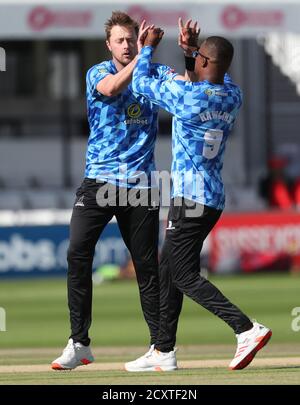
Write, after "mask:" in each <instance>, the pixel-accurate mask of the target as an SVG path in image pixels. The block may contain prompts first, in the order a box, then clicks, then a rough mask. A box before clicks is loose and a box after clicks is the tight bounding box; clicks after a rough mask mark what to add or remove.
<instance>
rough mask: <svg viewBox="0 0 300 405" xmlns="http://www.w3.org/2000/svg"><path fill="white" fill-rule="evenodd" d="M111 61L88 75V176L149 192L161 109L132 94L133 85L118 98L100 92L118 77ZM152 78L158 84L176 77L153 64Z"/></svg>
mask: <svg viewBox="0 0 300 405" xmlns="http://www.w3.org/2000/svg"><path fill="white" fill-rule="evenodd" d="M116 73H117V69H116V67H115V65H114V63H113V61H112V60H110V61H104V62H102V63H99V64H97V65H95V66H93V67H92V68H90V69H89V70H88V72H87V76H86V84H87V92H86V94H87V111H88V122H89V126H90V136H89V140H88V147H87V153H86V170H85V176H86V177H88V178H92V179H98V180H102V181H108V182H109V183H113V184H116V185H119V186H123V187H128V188H130V187H139V188H148V187H149V185H148V184H147V183H148V180H149V178H150V177H149V176H150V173H151V171H152V170H155V163H154V145H155V139H156V134H157V116H158V110H159V107H158V106H157V105H155V104H154V103H153V102H152V101H150V100H149V99H148V98H146V97H144V96H142V95H140V94H138V93H137V92H135V91H133V90H132V86H131V84H129V85H128V87H127V88H126V89H125V90H124V91H122V92H121V93H119V94H118V95H116V96H112V97H107V96H104V95H103V94H101V93H99V92H98V91H97V84H98V83H99V82H100V80H102V79H103V78H104V77H106V76H107V75H109V74H116ZM149 74H150V75H151V76H153V77H154V78H155V79H156V80H158V81H159V80H162V79H164V78H165V77H169V76H170V77H171V76H174V74H173V73H172V71H171V69H170V68H169V67H168V66H164V65H159V64H151V65H150V67H149Z"/></svg>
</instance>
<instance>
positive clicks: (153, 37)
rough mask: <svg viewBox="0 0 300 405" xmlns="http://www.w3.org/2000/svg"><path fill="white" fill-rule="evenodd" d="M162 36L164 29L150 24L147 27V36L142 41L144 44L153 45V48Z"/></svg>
mask: <svg viewBox="0 0 300 405" xmlns="http://www.w3.org/2000/svg"><path fill="white" fill-rule="evenodd" d="M163 36H164V31H163V30H162V29H161V28H158V27H154V26H151V27H150V28H149V29H148V32H147V36H146V38H145V41H144V46H147V45H149V46H153V48H156V47H157V45H158V44H159V43H160V41H161V39H162V37H163Z"/></svg>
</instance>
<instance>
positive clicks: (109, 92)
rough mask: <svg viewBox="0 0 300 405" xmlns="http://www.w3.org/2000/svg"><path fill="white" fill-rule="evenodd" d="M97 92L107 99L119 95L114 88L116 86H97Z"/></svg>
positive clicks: (100, 84)
mask: <svg viewBox="0 0 300 405" xmlns="http://www.w3.org/2000/svg"><path fill="white" fill-rule="evenodd" d="M97 91H98V92H99V93H101V94H103V96H106V97H113V96H115V95H116V94H117V91H116V89H115V88H114V86H112V85H110V84H106V85H103V84H102V83H99V84H98V86H97Z"/></svg>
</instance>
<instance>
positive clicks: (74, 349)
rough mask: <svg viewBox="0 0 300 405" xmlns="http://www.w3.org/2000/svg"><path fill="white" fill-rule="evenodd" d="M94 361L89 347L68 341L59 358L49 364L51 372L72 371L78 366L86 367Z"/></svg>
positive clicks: (71, 340)
mask: <svg viewBox="0 0 300 405" xmlns="http://www.w3.org/2000/svg"><path fill="white" fill-rule="evenodd" d="M93 361H94V357H93V355H92V352H91V349H90V346H84V345H83V344H81V343H79V342H76V343H74V342H73V339H69V341H68V344H67V346H66V347H65V348H64V350H63V353H62V355H61V356H60V357H58V358H57V359H56V360H54V361H53V362H52V364H51V368H52V369H53V370H72V369H73V368H76V367H78V366H82V365H87V364H90V363H92V362H93Z"/></svg>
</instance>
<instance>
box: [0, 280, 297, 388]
mask: <svg viewBox="0 0 300 405" xmlns="http://www.w3.org/2000/svg"><path fill="white" fill-rule="evenodd" d="M210 280H211V281H212V282H213V283H214V284H216V285H217V286H218V287H219V288H220V289H221V290H222V292H223V293H224V294H225V295H226V296H227V297H228V298H230V299H231V300H232V301H233V302H234V303H236V304H237V305H238V306H239V307H240V308H241V309H242V310H244V311H245V312H246V313H247V314H248V315H249V316H250V317H252V318H255V319H257V320H258V321H259V322H262V323H265V324H267V325H268V326H269V327H271V328H272V330H273V337H272V340H271V342H270V344H269V345H268V346H267V347H266V348H265V349H264V350H263V351H262V352H261V353H262V354H259V357H264V356H266V357H274V358H275V357H282V356H287V357H293V356H295V357H297V356H299V353H300V344H299V337H300V332H294V331H293V330H292V328H291V323H292V320H293V318H292V315H291V311H292V309H293V308H294V307H299V306H300V299H299V284H300V279H299V278H297V277H291V276H290V275H287V274H283V275H278V274H277V275H275V274H271V275H250V276H235V277H232V276H230V277H211V278H210ZM0 307H2V308H4V309H5V311H6V318H7V319H6V329H7V330H6V332H0V354H1V355H0V366H7V365H14V364H15V365H18V364H19V365H22V364H23V365H26V364H28V365H29V364H49V362H51V360H53V358H54V357H56V355H58V354H59V352H60V351H61V349H62V348H63V347H64V346H65V344H66V341H67V337H68V335H69V319H68V310H67V301H66V285H65V280H62V279H47V280H26V281H1V283H0ZM178 329H179V330H178V336H177V343H178V345H179V347H180V350H179V352H178V359H179V360H203V359H228V360H230V359H231V356H232V354H233V353H234V350H235V337H234V335H233V333H232V331H231V329H230V328H229V327H228V326H227V325H226V324H224V323H223V322H222V321H220V320H219V319H218V318H216V317H215V316H213V315H211V314H210V313H209V312H207V311H206V310H204V309H202V308H200V307H199V306H198V305H197V304H195V303H194V302H192V301H190V300H189V299H187V298H186V299H185V303H184V308H183V311H182V315H181V319H180V323H179V328H178ZM90 335H91V338H92V345H93V347H94V348H95V350H96V358H97V362H123V361H127V360H130V359H132V358H134V357H135V356H136V355H138V354H142V353H143V351H144V350H145V348H146V346H147V343H148V332H147V327H146V324H145V321H144V319H143V316H142V313H141V309H140V305H139V297H138V290H137V285H136V282H135V281H126V282H124V281H123V282H112V283H107V284H105V283H104V284H101V285H98V286H95V287H94V300H93V325H92V328H91V331H90ZM126 347H127V348H126ZM26 349H27V350H26ZM31 349H32V350H31ZM22 350H23V351H22ZM97 350H98V353H97ZM82 369H83V370H81V371H72V372H71V373H58V374H57V373H55V372H52V371H45V372H44V371H43V372H40V373H36V372H33V373H30V372H26V373H24V372H23V373H18V372H14V373H5V372H2V373H0V384H11V383H14V384H16V383H17V384H18V383H20V384H28V383H37V384H45V383H48V384H49V383H50V384H77V383H80V384H81V383H83V384H84V383H89V384H93V383H95V384H112V383H114V384H152V383H153V384H184V383H185V384H206V383H207V384H209V383H210V384H220V383H221V384H222V383H224V384H227V383H236V384H243V383H247V384H251V383H253V384H256V383H266V384H269V383H277V384H278V383H279V384H286V383H289V384H299V383H300V364H299V365H293V366H289V367H279V366H272V365H269V366H266V367H261V366H260V367H255V365H254V367H250V368H248V369H246V370H245V371H241V372H235V373H232V372H231V373H230V372H228V370H227V369H226V368H224V367H222V366H221V367H218V368H214V367H210V368H205V367H204V368H197V367H196V368H195V367H193V368H192V369H190V370H189V369H184V370H179V371H177V372H176V373H175V374H174V373H164V374H163V375H159V376H158V375H157V376H156V375H155V376H153V375H151V376H149V374H142V375H140V374H139V376H138V378H137V376H136V375H131V374H128V373H125V372H122V371H120V370H119V371H118V370H117V371H113V370H111V371H110V370H104V371H90V370H89V369H88V367H82ZM170 375H172V376H171V377H170ZM233 375H235V377H234V376H233ZM243 376H245V377H243ZM262 376H264V378H262ZM230 381H231V382H230ZM233 381H234V382H233Z"/></svg>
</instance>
